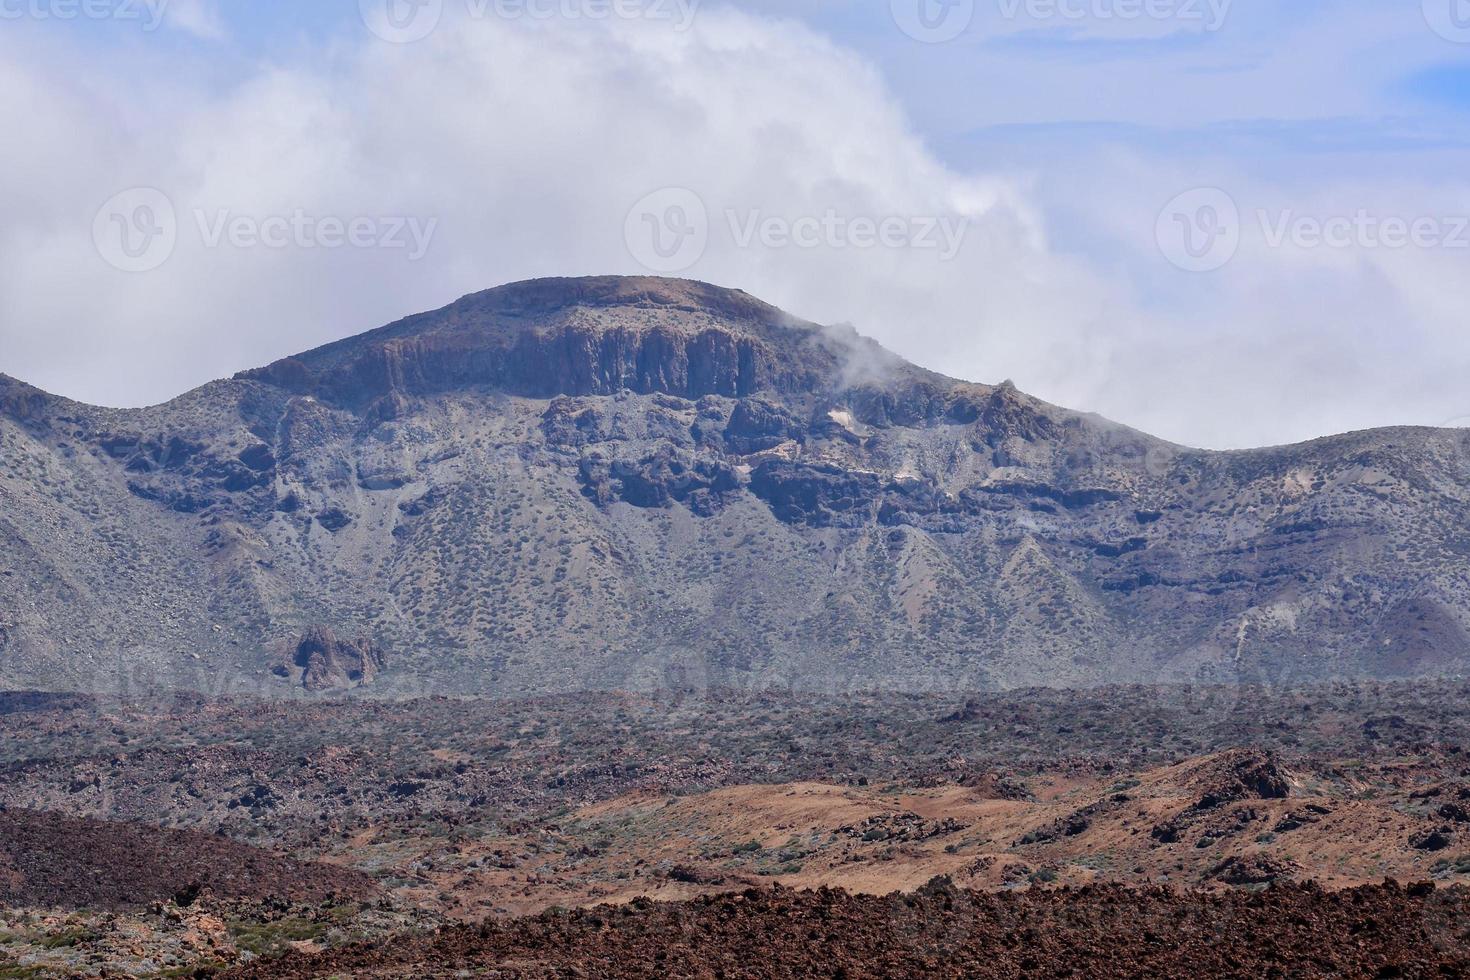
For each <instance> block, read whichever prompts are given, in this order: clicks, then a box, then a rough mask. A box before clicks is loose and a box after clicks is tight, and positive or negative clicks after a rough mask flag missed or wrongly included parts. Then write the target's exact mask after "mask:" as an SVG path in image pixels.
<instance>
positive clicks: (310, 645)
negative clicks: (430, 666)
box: [278, 626, 387, 691]
mask: <svg viewBox="0 0 1470 980" xmlns="http://www.w3.org/2000/svg"><path fill="white" fill-rule="evenodd" d="M386 666H387V661H386V658H385V657H384V655H383V652H382V650H380V649H379V648H378V646H377V644H375V643H374V642H373V641H372V639H371V638H369V637H367V636H360V637H357V638H356V639H351V640H341V639H338V638H337V635H336V634H335V633H333V632H332V631H331V630H330V629H328V628H327V627H325V626H314V627H312V628H311V629H309V630H307V631H306V632H305V633H304V634H302V636H301V639H300V640H298V641H297V642H296V643H295V645H294V647H293V649H292V652H291V657H290V660H289V662H288V663H285V664H281V665H280V666H279V667H278V673H281V674H282V675H283V676H292V677H299V679H300V682H301V686H302V687H304V688H306V690H308V691H346V690H351V689H352V688H355V687H361V686H363V685H364V684H371V683H372V682H373V680H374V679H375V678H376V677H377V676H378V674H379V673H380V672H381V671H382V670H383V669H384V668H385V667H386Z"/></svg>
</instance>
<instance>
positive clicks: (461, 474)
mask: <svg viewBox="0 0 1470 980" xmlns="http://www.w3.org/2000/svg"><path fill="white" fill-rule="evenodd" d="M1467 450H1470V435H1467V433H1465V432H1462V431H1449V430H1429V429H1392V430H1381V431H1372V432H1362V433H1354V434H1351V435H1344V436H1338V437H1333V438H1329V439H1322V440H1318V441H1316V442H1312V443H1308V444H1305V445H1300V446H1291V447H1281V448H1274V449H1264V450H1258V451H1249V452H1231V453H1217V452H1205V451H1198V450H1191V449H1186V448H1183V447H1178V446H1174V445H1171V444H1168V443H1165V442H1162V441H1160V440H1156V439H1153V438H1150V437H1148V436H1146V435H1143V434H1141V433H1138V432H1135V431H1132V430H1129V429H1127V428H1124V427H1122V426H1118V425H1115V424H1112V423H1110V422H1107V421H1106V420H1103V419H1100V418H1098V417H1095V416H1089V415H1084V414H1079V413H1076V412H1072V411H1067V410H1064V409H1061V408H1057V407H1055V406H1052V405H1048V404H1046V403H1044V402H1041V401H1039V400H1037V399H1034V398H1031V397H1029V396H1027V395H1025V394H1024V393H1022V392H1020V391H1018V390H1016V389H1015V388H1014V387H1013V386H1011V385H1009V384H1003V385H1000V386H987V385H980V384H971V383H966V382H962V381H956V380H952V379H948V378H944V377H941V376H939V375H935V374H933V373H930V372H927V371H923V370H921V369H919V368H916V367H914V366H912V365H909V364H907V363H905V362H903V361H902V360H900V359H899V358H897V357H896V356H894V355H892V354H890V353H888V352H886V351H884V350H883V349H882V348H880V347H878V346H877V345H876V344H874V343H872V342H871V341H867V340H864V339H862V338H861V337H859V336H858V335H857V334H856V333H855V332H854V331H852V330H851V329H850V328H828V327H820V326H817V325H815V324H810V323H805V322H801V321H799V320H796V319H794V318H792V317H790V316H787V315H786V314H783V313H782V312H780V311H779V310H776V309H774V308H773V307H770V306H767V305H766V304H763V303H761V302H759V301H758V300H756V299H754V298H752V297H750V296H748V295H746V294H745V293H742V292H739V291H732V290H725V289H720V288H717V287H713V286H707V285H703V284H699V283H692V282H685V281H679V280H658V279H611V278H607V279H589V280H545V281H537V282H530V283H520V284H516V285H512V286H506V287H502V288H500V289H494V290H490V291H488V292H484V293H479V294H476V295H473V296H468V297H465V298H464V299H462V300H460V301H458V302H456V303H454V304H452V305H451V306H448V307H446V308H444V309H442V310H439V311H436V312H433V313H426V314H422V315H419V316H415V317H410V318H408V319H406V320H403V321H401V322H399V323H396V324H392V325H389V326H387V327H383V328H381V329H379V330H376V331H373V332H371V333H367V334H363V335H361V336H359V337H355V338H351V339H348V340H343V341H341V342H338V343H336V344H332V345H329V346H327V347H323V348H320V349H318V350H315V351H310V352H307V353H303V354H300V355H297V356H295V357H291V358H287V359H285V360H282V361H280V362H277V363H275V364H272V365H269V366H267V367H264V368H261V369H257V370H253V371H246V372H244V373H242V374H240V375H238V376H237V377H235V378H233V379H230V380H225V381H218V382H215V383H212V384H209V385H206V386H204V387H203V388H200V389H198V390H196V391H193V392H190V393H188V394H186V395H184V396H182V397H180V398H178V399H176V400H174V401H172V402H169V403H168V404H165V405H161V406H157V407H153V408H147V409H139V410H113V409H102V408H95V407H91V406H86V405H80V404H77V403H74V402H70V401H67V400H64V399H60V398H56V397H53V396H50V395H47V394H45V393H43V392H40V391H38V390H36V389H34V388H32V387H29V386H27V385H25V384H23V383H21V382H18V381H13V380H11V379H9V378H5V377H3V376H0V460H3V466H0V685H3V686H5V687H10V688H43V689H50V690H58V689H80V690H95V691H118V692H124V693H138V692H140V691H145V690H147V689H151V688H153V687H155V686H175V685H176V686H183V687H190V688H195V689H199V690H204V691H206V692H208V693H227V692H252V693H254V692H265V693H268V694H279V695H290V694H301V693H303V692H310V691H321V690H333V689H342V688H348V687H355V686H359V685H363V684H371V686H372V688H373V690H375V691H379V692H383V693H388V694H412V693H461V692H463V693H490V694H510V693H535V692H552V691H564V690H569V689H595V688H638V689H643V688H655V687H674V688H685V687H704V686H710V685H721V686H730V687H764V686H789V687H796V688H803V689H818V690H826V691H841V690H848V689H854V688H865V689H866V688H883V689H901V690H927V689H936V688H937V689H988V688H1009V687H1016V686H1022V685H1047V686H1068V685H1083V686H1085V685H1093V684H1098V683H1106V682H1135V681H1146V682H1152V681H1160V680H1162V681H1164V682H1184V681H1196V680H1200V681H1224V682H1236V681H1247V682H1264V683H1289V682H1300V681H1307V680H1312V679H1321V678H1347V677H1352V678H1357V677H1365V678H1398V677H1417V676H1429V675H1455V674H1459V673H1461V672H1463V670H1464V669H1465V665H1466V661H1467V650H1470V646H1467V643H1466V632H1465V631H1466V628H1467V624H1470V579H1467V575H1466V556H1467V554H1470V534H1467V532H1466V530H1465V528H1466V527H1467V526H1470V521H1467V518H1470V452H1467ZM303 636H305V637H306V642H302V638H303Z"/></svg>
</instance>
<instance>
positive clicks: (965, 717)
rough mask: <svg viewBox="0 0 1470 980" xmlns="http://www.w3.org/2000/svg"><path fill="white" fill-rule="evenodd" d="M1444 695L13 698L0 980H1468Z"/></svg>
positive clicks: (1, 701)
mask: <svg viewBox="0 0 1470 980" xmlns="http://www.w3.org/2000/svg"><path fill="white" fill-rule="evenodd" d="M1466 698H1467V691H1466V689H1465V687H1464V685H1461V684H1415V685H1339V686H1330V687H1326V688H1313V689H1304V690H1294V691H1272V690H1264V689H1239V690H1229V691H1225V690H1212V691H1190V692H1185V691H1167V690H1163V689H1142V688H1139V689H1122V688H1119V689H1110V690H1106V691H1096V692H1055V691H1032V692H1025V693H1017V694H1009V695H996V694H974V695H946V696H913V695H909V696H898V695H866V696H862V697H854V698H844V699H837V700H827V699H822V698H812V697H808V696H802V695H797V696H788V695H773V694H762V695H750V694H740V693H734V692H723V693H720V692H709V693H707V694H705V695H703V696H700V697H692V696H685V695H665V696H659V697H654V698H647V697H639V696H632V695H594V694H581V695H569V696H564V697H560V698H539V699H533V700H527V701H503V700H463V699H461V700H447V699H428V700H419V701H409V702H402V703H390V702H381V701H371V700H343V701H335V702H321V701H312V702H305V703H294V704H293V703H281V702H264V703H262V702H256V701H243V700H242V701H208V700H201V699H197V698H175V697H173V696H172V695H167V696H165V695H160V696H159V697H158V698H157V699H154V700H148V701H142V702H122V701H118V700H115V699H108V698H104V699H95V698H85V697H78V696H74V695H66V696H52V695H40V694H14V695H0V977H11V976H15V977H27V978H30V977H53V976H54V977H75V976H88V977H91V976H99V977H100V976H119V975H121V976H140V977H143V976H157V975H160V974H165V975H209V974H212V973H220V972H225V971H228V970H231V969H236V968H244V969H248V970H253V971H254V975H258V976H275V975H278V973H277V972H276V971H278V970H287V969H289V970H292V971H297V972H298V973H301V974H303V975H316V974H317V973H318V972H320V973H322V974H323V975H345V976H354V975H366V976H375V975H376V976H416V975H422V974H424V973H427V974H428V975H434V973H433V971H434V970H436V969H439V968H440V966H439V965H440V964H449V966H448V967H444V968H445V969H449V968H451V967H453V965H454V964H456V963H459V964H461V965H463V966H464V968H465V969H466V970H470V971H471V972H472V973H473V972H474V971H476V970H480V971H491V972H495V971H499V974H500V975H510V976H516V975H525V976H542V975H548V973H549V974H550V975H577V973H576V971H577V970H580V971H582V974H583V975H587V976H602V975H617V973H616V972H615V970H614V967H616V968H618V969H625V970H629V971H634V972H637V971H644V972H648V971H651V972H662V973H665V974H667V975H675V976H677V975H696V976H711V975H717V974H716V972H715V971H716V970H717V969H724V970H725V971H726V975H729V976H734V975H749V974H750V973H751V972H752V971H753V970H756V969H757V968H767V967H768V968H769V970H770V971H771V972H775V973H776V975H781V973H780V971H783V970H785V971H789V972H791V973H796V972H800V971H809V969H810V968H811V967H813V966H814V965H817V966H820V965H827V966H828V967H829V968H830V967H835V966H842V968H843V969H844V970H845V971H847V974H848V975H852V976H861V975H872V974H871V973H869V974H864V972H863V970H864V969H865V968H869V967H870V966H872V965H873V964H876V966H872V969H874V970H879V971H880V972H881V971H882V970H887V968H889V967H891V970H887V972H886V973H885V974H884V975H895V974H894V972H893V971H902V970H912V971H914V972H916V973H917V972H922V971H924V970H928V971H930V972H934V971H936V970H937V971H938V972H939V973H940V974H941V975H942V974H943V973H944V972H945V971H946V970H950V971H963V970H969V969H970V968H971V966H972V965H973V964H980V965H982V966H988V967H994V968H995V969H997V970H1000V971H1002V972H1004V971H1005V970H1008V969H1011V968H1013V967H1014V968H1015V969H1017V970H1021V971H1022V972H1027V970H1026V968H1025V967H1024V966H1023V965H1022V964H1024V962H1025V957H1026V956H1027V955H1028V954H1029V955H1032V956H1035V957H1040V958H1041V959H1040V960H1039V962H1041V963H1042V966H1041V968H1040V969H1041V970H1042V972H1043V975H1045V971H1047V970H1051V971H1054V972H1055V973H1058V974H1062V973H1065V971H1066V970H1072V971H1074V975H1108V974H1107V973H1106V972H1105V970H1104V968H1103V966H1099V964H1105V965H1106V968H1107V969H1112V970H1114V971H1123V972H1124V973H1125V974H1126V972H1127V971H1128V970H1135V975H1140V974H1146V973H1148V972H1150V971H1153V973H1154V975H1159V974H1158V971H1163V975H1180V974H1181V973H1183V974H1189V975H1197V974H1198V971H1200V970H1214V969H1215V968H1216V967H1217V966H1219V965H1220V964H1221V963H1226V962H1229V963H1235V964H1238V965H1239V969H1240V971H1241V972H1242V973H1244V974H1246V975H1261V974H1262V973H1265V974H1268V975H1269V973H1270V972H1271V970H1270V969H1268V967H1270V966H1271V965H1272V964H1275V965H1276V966H1277V967H1278V968H1279V970H1280V971H1281V972H1282V973H1284V974H1286V975H1308V976H1310V975H1321V974H1323V973H1324V972H1328V971H1341V970H1345V971H1347V972H1348V974H1349V975H1369V976H1372V975H1376V974H1378V973H1379V972H1380V971H1383V970H1389V971H1390V972H1387V973H1385V974H1384V975H1387V976H1393V975H1431V973H1430V972H1428V971H1430V970H1431V969H1434V968H1439V967H1440V966H1443V967H1445V968H1447V969H1448V970H1449V971H1451V972H1449V973H1447V974H1441V975H1454V974H1453V972H1452V971H1453V970H1454V969H1457V968H1458V967H1457V966H1456V957H1460V956H1463V940H1464V938H1465V937H1464V935H1463V934H1462V933H1456V932H1455V931H1454V930H1453V929H1450V930H1449V931H1445V929H1444V928H1441V925H1440V922H1441V919H1443V921H1444V922H1452V921H1454V919H1453V916H1455V915H1459V914H1460V912H1461V911H1463V910H1461V909H1460V907H1459V903H1461V901H1462V898H1461V896H1462V892H1461V890H1460V889H1461V888H1462V887H1463V886H1464V885H1466V884H1467V883H1470V754H1467V753H1466V752H1465V746H1466V745H1470V727H1467V726H1470V721H1467V719H1466V716H1465V712H1464V710H1463V709H1464V704H1465V703H1466ZM1385 879H1393V880H1396V881H1399V882H1404V883H1405V885H1404V886H1403V887H1402V888H1391V887H1385V886H1384V885H1383V882H1384V881H1385ZM936 880H937V881H938V882H939V884H929V883H931V882H935V881H936ZM945 882H948V883H949V884H945ZM1410 883H1415V884H1410ZM1431 886H1432V887H1431ZM905 896H907V897H905ZM568 909H573V910H579V911H576V912H571V913H569V912H567V911H565V910H568ZM732 909H733V910H734V911H733V912H732V911H731V910H732ZM1441 913H1443V915H1441ZM1416 916H1419V917H1421V918H1423V923H1422V925H1421V926H1420V927H1416V926H1414V921H1415V917H1416ZM1459 921H1460V922H1462V923H1470V920H1467V919H1463V918H1461V919H1460V920H1459ZM599 923H601V924H600V925H599ZM1415 928H1420V932H1418V933H1416V932H1414V929H1415ZM1462 928H1463V926H1462ZM824 930H825V931H824ZM1028 930H1029V931H1028ZM1217 933H1220V934H1222V935H1223V938H1221V939H1220V940H1219V942H1220V943H1224V945H1223V946H1220V947H1219V948H1220V949H1221V950H1223V952H1221V953H1220V954H1219V956H1220V957H1221V959H1218V960H1212V959H1210V958H1209V957H1210V956H1214V955H1216V954H1215V953H1214V952H1213V951H1212V950H1213V947H1211V948H1209V949H1207V948H1206V941H1207V940H1210V939H1211V937H1214V936H1216V934H1217ZM1307 933H1312V934H1314V935H1317V936H1318V937H1319V939H1318V940H1316V941H1313V942H1307V941H1305V940H1301V938H1300V937H1301V936H1303V935H1305V934H1307ZM741 937H745V938H741ZM1242 937H1244V938H1242ZM762 942H764V944H765V945H764V946H763V945H760V944H761V943H762ZM1216 945H1218V943H1217V944H1216ZM771 950H775V951H778V952H779V953H780V956H777V957H772V956H769V955H766V956H764V958H761V955H760V954H763V953H765V952H768V951H771ZM1125 954H1126V955H1125ZM283 956H284V957H287V958H286V959H284V960H282V959H280V958H281V957H283ZM1267 956H1270V957H1274V959H1273V960H1271V961H1270V962H1269V963H1268V962H1267V961H1266V960H1265V959H1264V957H1267ZM660 957H662V958H661V959H660ZM750 957H756V958H754V959H751V958H750ZM803 957H807V959H803ZM885 957H889V958H890V959H885ZM1129 957H1132V958H1129ZM1169 957H1175V959H1170V958H1169ZM1184 957H1194V958H1193V959H1188V958H1184ZM1225 957H1229V958H1230V959H1228V960H1227V959H1225ZM650 964H653V965H655V966H658V967H659V968H658V969H656V970H655V969H654V968H653V966H650ZM1393 970H1398V971H1400V972H1399V973H1394V972H1392V971H1393ZM314 971H315V972H314ZM610 971H612V972H610ZM833 972H835V971H833V970H831V969H829V972H828V974H827V975H832V973H833ZM1029 972H1036V971H1029ZM285 975H288V976H289V975H292V974H291V973H287V974H285Z"/></svg>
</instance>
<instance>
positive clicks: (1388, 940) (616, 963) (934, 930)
mask: <svg viewBox="0 0 1470 980" xmlns="http://www.w3.org/2000/svg"><path fill="white" fill-rule="evenodd" d="M1467 971H1470V891H1466V890H1464V889H1454V890H1452V891H1440V890H1438V889H1436V888H1435V887H1434V886H1433V885H1427V884H1426V885H1411V886H1408V887H1407V888H1405V887H1403V886H1400V885H1398V884H1396V883H1386V884H1384V885H1381V886H1376V887H1365V888H1359V889H1355V890H1353V891H1348V892H1340V893H1335V894H1334V893H1328V892H1324V891H1322V890H1320V889H1317V888H1312V887H1299V886H1288V887H1282V888H1274V889H1271V890H1269V891H1266V892H1260V893H1255V894H1247V893H1240V892H1232V893H1227V894H1215V895H1204V894H1188V895H1181V894H1177V893H1174V892H1170V891H1167V890H1165V889H1161V888H1150V889H1144V890H1134V891H1130V890H1126V889H1122V888H1113V887H1108V888H1086V889H1081V890H1077V891H1070V890H1069V891H1053V892H1048V891H1032V892H1026V893H1013V894H1007V895H993V894H983V893H979V892H973V891H964V890H961V889H958V888H956V887H954V885H953V884H952V883H950V882H948V881H947V880H936V881H934V882H931V883H930V884H928V885H926V886H925V887H924V888H922V889H920V890H919V891H918V892H916V893H913V894H908V895H898V894H895V895H888V896H883V897H876V896H863V895H849V894H847V893H845V892H842V891H833V890H828V889H822V890H819V891H815V892H794V891H790V890H786V889H781V888H774V889H752V890H747V891H744V892H740V893H736V894H726V895H711V896H707V897H705V898H701V899H698V900H696V901H693V902H683V903H674V904H656V903H652V902H647V901H642V902H635V903H633V904H632V905H629V906H623V907H618V908H611V907H600V908H593V909H586V910H581V911H576V912H549V913H546V914H544V915H541V916H539V917H537V918H534V919H523V920H518V921H515V922H509V923H490V924H487V925H484V926H481V927H467V926H466V927H457V928H451V929H446V930H444V931H442V932H439V933H437V934H435V935H433V936H427V937H423V938H415V939H408V940H403V941H399V942H394V943H390V944H386V945H380V944H374V945H371V946H354V947H348V948H345V949H341V950H335V951H333V952H331V953H325V954H317V955H302V954H292V955H288V956H286V957H285V958H283V959H281V960H277V961H275V962H272V963H269V964H262V965H259V966H253V967H246V968H243V969H240V970H237V971H234V972H231V973H228V974H226V976H229V977H238V978H242V980H244V978H257V980H266V978H301V980H305V978H317V977H363V978H366V977H462V976H480V975H489V976H496V977H506V978H510V977H518V978H519V977H524V978H530V977H606V978H613V977H627V978H635V977H638V978H641V977H650V976H661V977H747V976H759V977H773V978H792V980H798V978H806V977H844V978H846V977H1018V976H1026V977H1186V976H1190V977H1204V976H1208V977H1252V978H1255V977H1267V976H1298V977H1300V976H1307V977H1315V976H1322V977H1326V976H1339V977H1455V976H1463V975H1465V973H1466V972H1467Z"/></svg>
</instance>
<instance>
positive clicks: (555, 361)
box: [238, 277, 896, 408]
mask: <svg viewBox="0 0 1470 980" xmlns="http://www.w3.org/2000/svg"><path fill="white" fill-rule="evenodd" d="M852 342H854V341H851V340H849V341H846V342H844V341H842V340H840V339H837V338H834V337H833V336H829V335H828V334H827V333H826V332H825V331H824V330H823V328H821V327H819V326H817V325H816V324H812V323H805V322H803V321H800V320H797V319H795V318H793V317H790V316H788V315H786V314H785V313H782V312H781V311H780V310H778V309H776V308H775V307H773V306H770V305H769V304H766V303H763V302H761V301H760V300H757V299H755V298H754V297H752V296H750V295H749V294H747V293H745V292H742V291H740V290H736V289H724V288H721V287H718V286H712V285H709V284H708V283H702V282H693V281H690V280H680V279H659V278H645V277H632V278H627V277H596V278H586V279H537V280H531V281H527V282H520V283H513V284H511V285H507V286H501V287H498V288H496V289H490V290H486V291H484V292H480V293H474V294H471V295H469V296H466V297H464V298H462V299H460V300H458V301H456V302H455V303H452V304H450V305H449V306H446V307H444V308H443V309H440V310H436V311H433V312H431V313H424V314H420V315H418V316H413V317H408V318H406V319H404V320H400V321H398V322H397V323H393V324H389V325H388V326H386V327H382V328H380V329H378V330H373V331H371V332H369V333H365V334H362V335H360V336H357V337H352V338H349V339H347V340H343V341H339V342H337V343H333V344H329V345H327V346H325V347H320V348H317V349H316V350H313V351H308V352H306V353H304V354H299V355H296V356H293V357H288V358H285V359H283V360H281V361H277V362H276V363H274V364H271V365H269V366H267V367H265V368H261V369H258V370H254V371H246V372H243V373H242V374H241V375H239V376H238V377H241V378H245V379H251V380H258V381H265V382H268V383H271V384H274V385H278V386H280V387H283V388H286V389H288V390H290V391H293V392H296V393H301V394H313V395H317V396H319V397H321V398H323V399H324V400H327V401H331V402H335V403H339V404H342V405H345V406H350V407H354V408H363V407H365V406H368V405H370V404H371V403H372V402H374V401H375V400H376V399H379V398H383V397H388V396H402V395H408V396H414V395H428V394H434V393H438V392H443V391H449V390H454V389H460V388H488V389H493V390H500V391H504V392H507V393H510V394H517V395H526V396H531V397H541V396H549V395H558V394H565V395H590V394H610V393H613V392H615V391H622V390H626V391H633V392H637V393H654V392H657V393H663V394H670V395H678V396H681V397H687V398H699V397H702V396H704V395H724V396H728V397H739V396H744V395H749V394H752V393H754V392H757V391H761V390H767V389H769V390H773V391H799V390H811V389H815V388H821V387H824V386H826V385H827V384H829V383H831V381H832V380H833V379H834V378H835V377H836V376H837V373H838V372H839V371H840V369H841V366H842V360H843V347H844V343H847V344H849V345H850V344H851V343H852ZM895 360H896V359H895Z"/></svg>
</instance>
